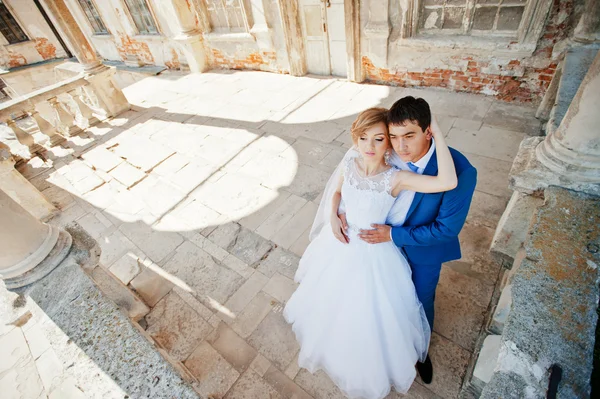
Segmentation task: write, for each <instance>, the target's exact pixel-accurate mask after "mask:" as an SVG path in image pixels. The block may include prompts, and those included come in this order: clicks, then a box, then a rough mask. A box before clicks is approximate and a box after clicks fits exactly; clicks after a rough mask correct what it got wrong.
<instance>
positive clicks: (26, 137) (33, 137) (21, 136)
mask: <svg viewBox="0 0 600 399" xmlns="http://www.w3.org/2000/svg"><path fill="white" fill-rule="evenodd" d="M7 125H8V127H9V128H11V129H12V131H13V132H14V133H15V136H16V137H17V140H19V142H20V143H21V144H23V145H25V146H27V148H29V152H30V153H31V154H34V153H36V152H40V151H43V150H44V147H43V145H44V144H47V143H48V137H46V136H45V135H43V134H41V132H37V133H33V134H29V133H28V132H26V131H25V130H23V129H22V128H21V127H20V126H19V125H18V124H17V122H16V121H15V120H14V119H12V118H11V119H9V120H8V121H7Z"/></svg>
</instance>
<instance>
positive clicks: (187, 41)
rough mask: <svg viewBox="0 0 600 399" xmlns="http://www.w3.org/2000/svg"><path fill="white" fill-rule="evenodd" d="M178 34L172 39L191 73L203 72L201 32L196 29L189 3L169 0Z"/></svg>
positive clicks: (205, 65) (204, 55)
mask: <svg viewBox="0 0 600 399" xmlns="http://www.w3.org/2000/svg"><path fill="white" fill-rule="evenodd" d="M171 4H172V6H173V14H174V16H175V20H176V22H177V27H178V29H179V32H178V33H177V36H175V37H174V38H173V39H174V40H176V41H177V42H178V43H179V46H180V48H181V51H182V52H183V54H184V56H185V59H186V61H187V64H188V66H189V67H190V71H191V72H204V71H206V69H207V68H208V63H207V60H206V51H205V49H204V45H203V44H202V32H201V31H200V30H198V28H197V27H196V22H195V18H194V14H193V11H192V9H191V7H190V3H188V2H186V1H185V0H171Z"/></svg>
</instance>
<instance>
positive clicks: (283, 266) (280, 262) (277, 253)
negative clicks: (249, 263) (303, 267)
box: [256, 247, 300, 279]
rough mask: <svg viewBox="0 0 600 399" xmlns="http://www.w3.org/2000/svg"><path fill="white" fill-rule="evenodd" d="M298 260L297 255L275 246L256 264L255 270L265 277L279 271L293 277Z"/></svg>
mask: <svg viewBox="0 0 600 399" xmlns="http://www.w3.org/2000/svg"><path fill="white" fill-rule="evenodd" d="M299 262H300V258H299V257H298V256H297V255H295V254H293V253H291V252H288V251H286V250H285V249H283V248H281V247H277V248H275V249H274V250H273V251H271V252H270V253H269V255H268V256H267V257H266V258H265V259H263V260H261V261H260V263H259V264H258V266H256V270H257V271H259V272H261V273H263V274H264V275H265V276H267V277H273V276H274V275H275V273H280V274H282V275H284V276H286V277H288V278H290V279H293V278H294V275H295V274H296V270H297V269H298V264H299Z"/></svg>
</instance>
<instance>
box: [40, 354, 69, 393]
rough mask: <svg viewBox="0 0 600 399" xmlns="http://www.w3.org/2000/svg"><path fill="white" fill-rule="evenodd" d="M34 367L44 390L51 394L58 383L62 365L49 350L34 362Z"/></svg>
mask: <svg viewBox="0 0 600 399" xmlns="http://www.w3.org/2000/svg"><path fill="white" fill-rule="evenodd" d="M35 367H36V368H37V370H38V373H39V375H40V379H41V380H42V384H43V385H44V390H45V391H46V392H51V391H52V389H53V388H54V386H55V384H57V382H58V381H59V379H60V375H61V374H62V373H63V365H62V363H61V361H60V359H59V358H58V356H56V353H55V352H54V350H53V349H49V350H47V351H45V352H44V353H43V354H42V355H41V356H40V357H39V358H38V359H37V360H36V361H35Z"/></svg>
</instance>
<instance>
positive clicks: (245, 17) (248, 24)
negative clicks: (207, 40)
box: [204, 0, 252, 35]
mask: <svg viewBox="0 0 600 399" xmlns="http://www.w3.org/2000/svg"><path fill="white" fill-rule="evenodd" d="M217 1H223V0H217ZM236 1H238V3H239V5H240V10H241V14H242V15H241V17H242V23H243V25H244V26H243V28H242V30H241V31H235V30H232V28H231V27H228V28H222V27H216V28H215V26H214V25H213V23H212V20H211V12H210V7H209V3H210V2H211V0H206V1H205V3H204V7H205V10H206V14H207V17H208V18H207V19H208V24H209V25H210V31H211V32H212V33H213V34H215V35H244V34H249V33H250V29H251V28H252V21H251V20H250V18H249V13H248V7H247V4H246V1H245V0H236Z"/></svg>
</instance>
